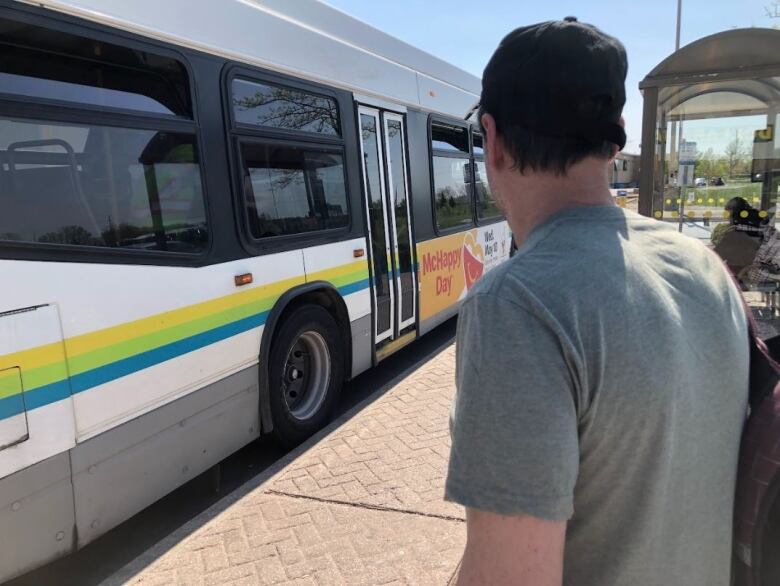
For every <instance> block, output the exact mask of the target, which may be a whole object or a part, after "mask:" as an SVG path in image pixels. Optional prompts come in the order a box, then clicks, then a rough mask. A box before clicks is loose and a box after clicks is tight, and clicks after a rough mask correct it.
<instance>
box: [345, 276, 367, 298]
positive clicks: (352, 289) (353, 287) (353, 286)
mask: <svg viewBox="0 0 780 586" xmlns="http://www.w3.org/2000/svg"><path fill="white" fill-rule="evenodd" d="M368 285H369V280H368V279H364V280H362V281H358V282H356V283H350V284H349V285H344V286H343V287H339V289H338V291H339V293H341V294H342V295H349V294H350V293H357V292H358V291H362V290H363V289H366V288H368Z"/></svg>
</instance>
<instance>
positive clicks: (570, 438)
mask: <svg viewBox="0 0 780 586" xmlns="http://www.w3.org/2000/svg"><path fill="white" fill-rule="evenodd" d="M456 355H457V393H456V396H455V401H454V403H453V406H452V412H451V415H450V435H451V437H452V448H451V452H450V462H449V471H448V474H447V483H446V489H445V497H446V499H447V500H450V501H454V502H457V503H460V504H462V505H464V506H466V507H471V508H475V509H480V510H486V511H492V512H495V513H500V514H504V515H514V514H526V515H531V516H534V517H538V518H542V519H551V520H564V519H568V518H570V517H571V515H572V513H573V508H574V506H573V495H574V485H575V482H576V479H577V473H578V465H579V443H578V433H577V412H576V407H575V401H574V396H575V394H574V388H573V385H574V383H573V377H572V374H571V371H570V369H569V367H568V366H567V359H566V357H565V355H564V350H563V347H562V344H561V341H560V339H559V337H558V336H556V335H555V333H554V332H553V331H552V330H551V328H550V327H548V326H547V325H545V324H544V323H542V321H541V320H539V319H538V318H536V317H534V316H533V315H531V314H530V313H529V312H528V311H526V310H525V309H523V308H522V307H521V306H519V305H517V304H516V303H514V302H511V301H507V300H505V299H502V298H500V297H498V296H496V295H495V294H493V293H484V294H479V295H476V296H474V297H471V298H469V299H467V300H466V302H464V304H463V306H462V308H461V311H460V317H459V322H458V336H457V349H456Z"/></svg>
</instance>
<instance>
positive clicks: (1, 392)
mask: <svg viewBox="0 0 780 586" xmlns="http://www.w3.org/2000/svg"><path fill="white" fill-rule="evenodd" d="M21 392H22V381H20V380H19V369H17V368H9V369H6V370H3V371H0V399H2V398H4V397H10V396H11V395H18V394H19V393H21Z"/></svg>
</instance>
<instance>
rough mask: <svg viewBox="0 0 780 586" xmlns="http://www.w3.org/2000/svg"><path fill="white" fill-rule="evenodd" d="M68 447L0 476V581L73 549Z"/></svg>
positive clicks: (71, 496)
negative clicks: (22, 468)
mask: <svg viewBox="0 0 780 586" xmlns="http://www.w3.org/2000/svg"><path fill="white" fill-rule="evenodd" d="M74 520H75V518H74V513H73V487H72V486H71V481H70V458H69V457H68V452H63V453H61V454H57V455H56V456H53V457H51V458H48V459H46V460H43V461H42V462H38V463H37V464H35V465H33V466H30V467H29V468H25V469H24V470H21V471H19V472H16V473H15V474H11V475H10V476H7V477H5V478H2V479H0V527H2V531H3V535H4V539H3V545H2V547H0V582H5V581H6V580H10V579H11V578H13V577H15V576H18V575H19V574H22V573H23V572H26V571H28V570H31V569H33V568H35V567H37V566H40V565H41V564H44V563H46V562H48V561H51V560H53V559H55V558H58V557H61V556H64V555H67V554H69V553H71V552H72V551H73V550H74V549H75V546H76V544H75V535H74V531H73V527H74Z"/></svg>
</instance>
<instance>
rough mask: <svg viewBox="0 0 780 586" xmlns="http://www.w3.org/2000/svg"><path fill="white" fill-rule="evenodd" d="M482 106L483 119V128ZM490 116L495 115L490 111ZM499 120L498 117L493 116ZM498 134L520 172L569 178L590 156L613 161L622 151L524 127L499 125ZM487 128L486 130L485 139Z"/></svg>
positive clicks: (607, 144)
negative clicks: (579, 164) (533, 172)
mask: <svg viewBox="0 0 780 586" xmlns="http://www.w3.org/2000/svg"><path fill="white" fill-rule="evenodd" d="M484 113H485V110H484V109H483V108H482V107H480V109H479V120H480V123H479V124H480V127H481V126H482V114H484ZM490 114H493V113H492V112H490ZM493 116H494V118H495V115H493ZM496 131H497V132H498V134H499V136H500V137H501V140H502V142H503V143H504V147H506V149H507V151H508V152H509V154H510V156H511V157H512V159H513V160H514V162H515V168H516V169H517V170H518V171H519V172H520V173H525V171H526V170H527V169H530V170H531V171H537V172H541V173H545V172H548V173H553V174H554V175H565V174H566V171H568V169H569V167H571V166H572V165H576V164H577V163H579V162H580V161H582V160H583V159H584V158H586V157H591V156H593V157H601V158H603V159H609V158H610V157H612V156H614V155H615V154H616V153H617V151H618V150H619V148H618V145H616V144H614V143H611V142H609V141H606V140H593V139H587V138H582V137H574V136H549V135H545V134H541V133H538V132H534V131H533V130H530V129H527V128H522V127H520V126H505V127H503V128H502V127H501V126H500V125H499V124H498V122H496ZM484 132H485V129H484V128H483V129H482V133H483V136H484Z"/></svg>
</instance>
